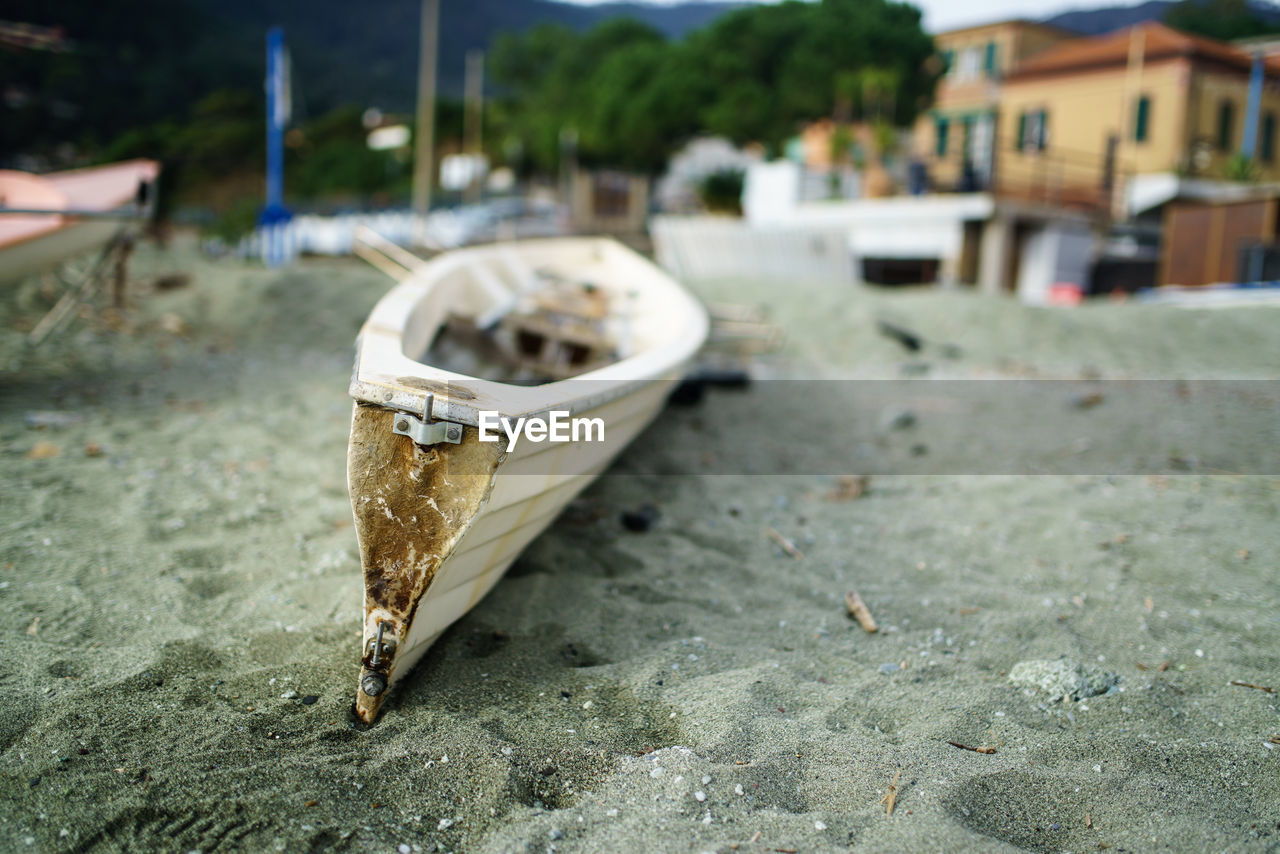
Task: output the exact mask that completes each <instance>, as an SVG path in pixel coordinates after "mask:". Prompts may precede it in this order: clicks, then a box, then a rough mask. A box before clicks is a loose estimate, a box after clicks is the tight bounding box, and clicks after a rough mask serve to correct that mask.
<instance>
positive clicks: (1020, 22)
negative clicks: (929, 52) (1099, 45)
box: [933, 18, 1079, 39]
mask: <svg viewBox="0 0 1280 854" xmlns="http://www.w3.org/2000/svg"><path fill="white" fill-rule="evenodd" d="M999 27H1017V28H1019V29H1031V30H1044V31H1045V32H1050V33H1056V34H1057V35H1061V36H1078V35H1079V33H1076V32H1073V31H1072V30H1067V29H1063V28H1062V27H1057V26H1054V25H1053V24H1045V23H1041V22H1040V21H1032V20H1030V19H1029V18H1007V19H1005V20H1003V21H992V22H990V23H988V24H973V25H972V26H968V27H959V28H957V29H954V30H944V31H943V32H940V33H934V34H933V37H934V38H935V39H937V38H949V37H951V36H960V35H964V34H966V33H976V32H980V31H982V30H994V29H997V28H999Z"/></svg>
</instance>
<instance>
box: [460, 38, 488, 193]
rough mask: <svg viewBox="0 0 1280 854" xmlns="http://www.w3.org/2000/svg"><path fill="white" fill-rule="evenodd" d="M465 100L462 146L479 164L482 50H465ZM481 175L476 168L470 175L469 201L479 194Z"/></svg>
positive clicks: (481, 128)
mask: <svg viewBox="0 0 1280 854" xmlns="http://www.w3.org/2000/svg"><path fill="white" fill-rule="evenodd" d="M464 88H465V89H466V100H467V127H466V143H465V144H464V145H463V148H464V149H465V150H466V152H467V154H470V155H471V156H472V157H474V158H476V161H475V162H476V164H477V166H478V165H479V158H480V157H481V156H482V155H483V144H482V142H483V140H482V137H481V135H482V133H483V124H484V51H482V50H469V51H467V72H466V84H465V87H464ZM482 181H483V176H481V175H480V170H479V169H478V168H477V169H476V171H475V173H474V174H473V175H472V177H471V184H470V185H468V187H467V196H468V198H469V199H470V200H471V201H475V200H476V198H477V197H478V196H479V195H480V186H481V182H482Z"/></svg>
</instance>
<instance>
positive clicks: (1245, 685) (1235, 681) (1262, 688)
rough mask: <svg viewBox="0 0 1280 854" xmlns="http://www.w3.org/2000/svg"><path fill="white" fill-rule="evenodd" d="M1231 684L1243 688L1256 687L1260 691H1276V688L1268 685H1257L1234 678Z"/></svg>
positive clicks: (1271, 692) (1269, 692)
mask: <svg viewBox="0 0 1280 854" xmlns="http://www.w3.org/2000/svg"><path fill="white" fill-rule="evenodd" d="M1231 684H1232V685H1236V686H1239V687H1241V688H1256V689H1258V690H1259V691H1266V692H1267V693H1268V694H1274V693H1275V692H1276V689H1275V688H1269V687H1267V686H1266V685H1255V684H1253V683H1252V682H1241V681H1240V680H1239V679H1232V680H1231Z"/></svg>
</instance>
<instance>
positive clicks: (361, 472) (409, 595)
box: [347, 238, 707, 723]
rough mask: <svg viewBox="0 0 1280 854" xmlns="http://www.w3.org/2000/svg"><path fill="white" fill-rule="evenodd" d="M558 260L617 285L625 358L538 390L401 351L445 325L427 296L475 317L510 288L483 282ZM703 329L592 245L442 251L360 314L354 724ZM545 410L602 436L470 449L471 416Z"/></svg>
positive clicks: (564, 498) (545, 517)
mask: <svg viewBox="0 0 1280 854" xmlns="http://www.w3.org/2000/svg"><path fill="white" fill-rule="evenodd" d="M526 247H527V248H526ZM522 252H523V253H524V254H521V253H522ZM451 256H452V257H451ZM557 261H559V262H561V265H562V266H561V272H565V271H572V272H574V273H579V272H581V271H584V270H585V271H588V273H589V275H590V277H591V278H590V281H592V282H597V281H599V282H605V283H609V282H615V281H616V282H618V283H620V284H619V285H617V286H616V287H615V293H614V300H615V305H626V306H628V307H630V308H631V309H633V311H632V316H631V317H630V319H629V320H628V322H627V324H626V331H627V332H628V334H631V335H633V336H634V337H633V340H634V341H635V342H637V343H636V344H635V347H634V349H635V352H634V353H633V355H631V356H628V357H624V358H622V359H621V360H619V361H617V362H614V363H612V364H609V365H608V366H606V367H604V368H601V369H597V370H594V371H589V372H588V373H585V374H581V375H579V376H578V377H575V378H572V379H566V380H561V381H558V382H552V383H547V384H544V385H540V386H511V385H503V384H501V383H496V382H493V381H482V380H477V379H474V378H469V377H465V376H461V375H458V374H450V373H449V372H447V371H444V370H441V369H439V368H435V367H432V366H430V365H426V364H423V363H420V362H417V361H415V358H416V356H414V355H410V354H420V353H423V352H424V349H425V348H426V346H427V342H429V341H430V340H431V339H432V337H433V335H434V330H435V329H437V328H439V324H440V323H441V322H442V318H443V317H445V316H446V311H445V308H446V307H447V305H448V304H449V300H448V299H442V291H443V292H444V293H446V294H447V293H448V289H449V288H453V289H454V290H453V292H452V296H451V297H450V299H455V300H458V301H464V302H465V300H466V299H468V298H469V296H468V295H469V293H470V298H471V299H473V303H472V308H473V310H476V311H482V310H484V308H485V300H486V299H487V300H490V301H491V302H496V303H498V304H501V302H502V300H503V299H504V298H505V295H504V294H503V293H502V290H503V289H504V288H506V287H508V286H510V287H513V288H517V287H519V283H518V281H516V282H510V281H503V280H502V279H501V277H500V276H499V275H498V272H495V270H496V271H499V272H500V271H502V270H510V269H517V268H519V267H520V266H521V265H526V264H527V265H528V266H533V265H535V264H536V265H538V266H539V267H540V268H542V267H545V266H547V265H553V264H555V262H557ZM490 263H492V264H494V266H493V267H491V268H486V266H485V265H487V264H490ZM477 271H479V272H477ZM468 277H472V278H468ZM517 278H518V277H517ZM468 283H470V284H472V285H474V290H473V291H471V292H468V291H467V290H466V285H467V284H468ZM605 286H606V285H601V287H605ZM706 331H707V319H706V315H705V312H704V311H703V309H702V307H701V306H700V305H699V304H698V303H697V302H696V301H694V300H693V299H692V298H691V297H690V296H689V295H688V294H687V293H685V292H684V291H683V289H681V288H680V287H679V286H678V285H677V284H676V283H675V282H673V281H671V280H670V279H669V278H667V277H666V276H665V275H664V274H662V273H661V272H660V271H658V270H657V269H656V268H654V267H653V266H652V265H651V264H649V263H648V262H647V261H644V259H641V258H640V257H639V256H636V255H635V254H634V253H631V252H630V251H629V250H626V249H624V248H623V247H621V246H619V245H618V244H615V243H613V242H612V241H605V240H601V239H598V238H592V239H582V238H573V239H565V240H558V241H531V242H529V243H527V244H520V243H516V244H503V245H502V246H500V247H495V248H494V249H492V250H463V251H462V252H460V253H450V254H449V255H448V256H441V258H440V259H437V260H435V261H432V262H430V263H428V264H426V265H424V267H423V269H422V270H421V271H419V274H418V275H417V276H415V277H414V279H413V280H411V281H406V282H404V283H402V284H401V285H400V286H399V287H397V288H395V289H393V290H392V291H391V293H389V294H388V295H387V296H386V297H384V298H383V300H382V301H381V302H380V303H379V305H378V306H377V307H375V309H374V312H373V313H372V314H371V316H370V319H369V321H368V323H366V325H365V327H364V329H363V330H362V332H361V336H360V340H359V342H358V347H357V357H356V370H355V374H354V376H353V379H352V386H351V390H352V396H353V397H354V398H355V399H356V406H355V409H354V413H353V416H352V429H351V444H350V448H349V451H348V459H347V463H348V465H347V469H348V480H349V486H350V491H351V499H352V508H353V512H354V516H355V526H356V534H357V539H358V541H359V547H360V559H361V564H362V567H363V570H364V577H365V602H364V620H363V626H362V638H363V646H362V655H363V657H362V659H361V676H360V681H359V687H358V690H357V695H356V712H357V714H358V715H359V717H360V718H361V719H362V720H363V721H365V722H366V723H372V722H373V721H374V720H375V719H376V717H377V715H378V713H379V710H380V708H381V706H382V704H383V702H384V701H385V699H386V697H387V695H388V692H389V691H390V690H391V688H392V686H393V685H394V684H395V683H396V682H397V681H398V680H401V679H403V678H404V677H405V676H406V675H407V674H408V673H409V672H410V671H411V669H412V668H413V666H414V664H416V663H417V662H418V660H419V659H421V657H422V656H423V655H424V654H425V653H426V651H427V650H428V649H429V648H430V646H431V644H432V643H433V642H434V641H435V640H436V638H438V637H439V636H440V634H441V633H442V632H443V631H444V630H445V629H447V628H448V627H449V625H450V624H452V623H453V622H454V621H455V620H457V619H458V618H459V617H461V616H462V615H463V614H465V613H466V612H467V611H469V610H470V609H471V608H472V607H473V606H474V605H475V604H476V603H477V602H479V601H480V599H481V598H483V597H484V595H485V594H486V593H488V591H489V590H490V589H492V587H493V586H494V585H495V584H496V583H497V582H498V580H499V579H500V578H501V577H502V575H503V573H505V572H506V570H507V568H508V567H510V565H511V564H512V562H513V561H514V560H515V559H516V557H517V556H518V555H519V554H520V552H521V551H522V550H523V549H524V548H525V547H526V546H527V545H528V544H529V543H530V542H531V541H532V540H533V539H534V538H535V537H537V536H538V534H540V533H541V532H542V531H543V530H544V529H545V528H546V527H547V526H548V525H550V524H551V522H552V521H553V520H554V519H555V517H556V516H557V515H558V514H559V513H560V512H561V510H563V509H564V507H565V505H566V504H568V503H569V502H570V501H571V500H573V498H574V497H575V496H576V495H578V493H579V492H581V491H582V489H584V488H585V487H586V486H587V485H588V484H590V483H591V481H592V480H593V479H594V478H595V477H596V476H598V475H599V474H600V473H601V472H602V471H604V470H605V468H606V467H608V465H609V463H610V462H611V461H612V460H613V459H614V458H615V457H616V456H617V455H618V454H619V453H620V452H621V451H622V450H623V449H624V448H625V447H626V446H627V445H628V444H629V443H630V442H631V441H632V440H633V439H634V438H635V437H636V436H637V435H638V434H639V433H640V432H641V431H642V430H643V429H644V428H645V427H646V426H647V425H648V424H650V423H651V422H652V421H653V419H654V418H655V417H657V415H658V413H659V412H660V411H661V410H662V407H663V405H664V404H665V402H666V398H667V395H668V393H669V391H670V388H671V385H670V383H671V381H673V380H678V379H679V378H680V377H682V376H683V375H684V372H685V371H686V369H687V367H688V365H689V363H690V361H691V359H692V358H693V356H694V354H695V353H696V352H697V350H698V348H699V347H700V345H701V344H702V342H703V340H704V339H705V337H706ZM553 411H554V412H563V413H565V415H567V416H569V417H572V418H574V419H590V420H592V421H598V423H599V424H601V425H602V426H603V430H602V432H601V433H599V434H594V433H593V435H592V436H591V437H590V439H588V438H587V437H585V436H584V437H582V440H581V441H571V442H549V441H541V442H537V441H532V440H529V439H521V440H519V441H516V442H515V443H514V445H509V443H508V440H507V439H506V438H505V437H503V438H501V439H500V440H498V441H494V442H482V441H481V440H480V432H479V429H478V428H479V424H480V423H481V422H480V418H481V417H482V415H483V414H484V413H486V412H488V413H491V414H492V413H496V414H498V415H499V416H501V417H507V418H512V419H515V418H519V417H524V416H529V415H531V414H535V413H542V414H546V413H549V412H553ZM415 413H416V415H414V414H415ZM410 422H416V423H418V424H428V425H429V424H434V425H435V426H437V427H440V426H445V425H447V428H448V432H449V433H450V434H451V437H450V438H449V440H448V441H445V440H444V439H443V438H439V440H438V441H437V440H430V441H426V442H423V441H422V438H421V437H420V436H419V437H417V438H415V437H413V436H410V435H405V434H404V433H405V427H406V425H408V424H409V423H410ZM491 435H492V434H491ZM493 438H497V437H496V436H493Z"/></svg>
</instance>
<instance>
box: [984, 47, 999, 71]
mask: <svg viewBox="0 0 1280 854" xmlns="http://www.w3.org/2000/svg"><path fill="white" fill-rule="evenodd" d="M982 68H983V70H984V71H986V72H987V76H988V77H995V76H996V43H995V42H987V55H986V56H985V57H984V58H983V61H982Z"/></svg>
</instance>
